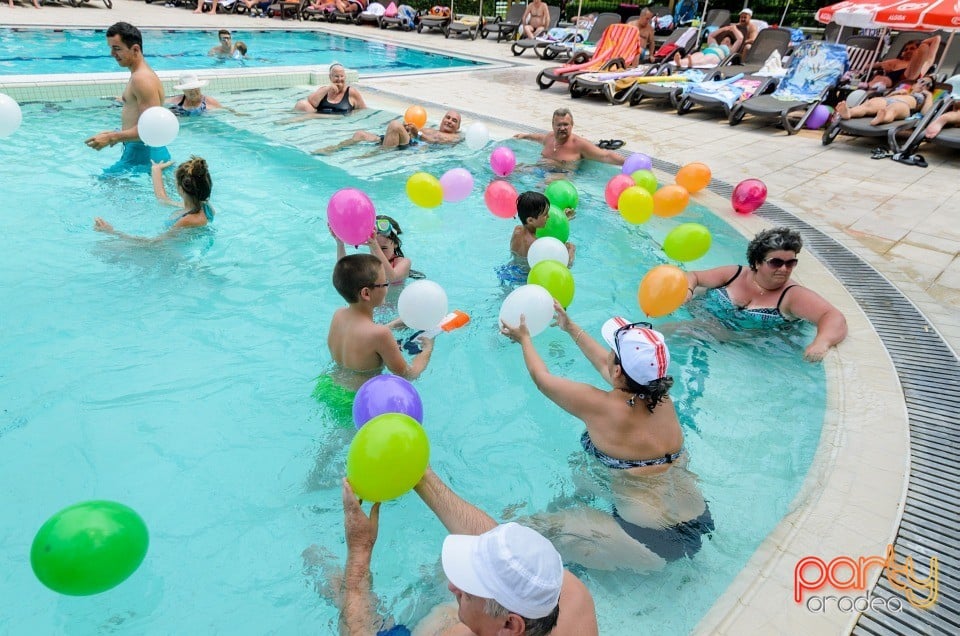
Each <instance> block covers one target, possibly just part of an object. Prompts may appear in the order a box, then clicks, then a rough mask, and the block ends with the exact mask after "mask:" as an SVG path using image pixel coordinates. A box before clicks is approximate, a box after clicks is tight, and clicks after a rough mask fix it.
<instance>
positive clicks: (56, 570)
mask: <svg viewBox="0 0 960 636" xmlns="http://www.w3.org/2000/svg"><path fill="white" fill-rule="evenodd" d="M149 543H150V537H149V535H148V533H147V526H146V524H145V523H144V522H143V519H141V518H140V515H138V514H137V513H136V512H134V511H133V510H132V509H131V508H128V507H127V506H124V505H123V504H119V503H116V502H114V501H85V502H83V503H78V504H75V505H73V506H69V507H68V508H64V509H63V510H61V511H60V512H58V513H57V514H55V515H53V516H52V517H50V519H48V520H47V522H46V523H44V524H43V525H42V526H40V529H39V530H38V531H37V536H35V537H34V538H33V545H32V546H31V547H30V566H31V567H32V568H33V573H34V574H35V575H36V576H37V578H38V579H40V582H41V583H43V584H44V585H46V586H47V587H49V588H50V589H51V590H53V591H54V592H59V593H61V594H68V595H70V596H88V595H90V594H99V593H100V592H105V591H107V590H109V589H110V588H112V587H116V586H117V585H120V583H122V582H123V581H125V580H126V579H127V577H129V576H130V575H131V574H133V573H134V572H135V571H136V570H137V568H138V567H140V564H141V563H142V562H143V558H144V557H145V556H146V555H147V546H148V545H149Z"/></svg>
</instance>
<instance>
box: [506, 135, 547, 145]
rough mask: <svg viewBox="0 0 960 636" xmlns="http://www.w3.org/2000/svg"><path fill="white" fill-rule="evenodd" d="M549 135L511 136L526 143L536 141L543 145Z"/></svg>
mask: <svg viewBox="0 0 960 636" xmlns="http://www.w3.org/2000/svg"><path fill="white" fill-rule="evenodd" d="M549 134H550V133H517V134H516V135H514V136H513V138H514V139H526V140H527V141H536V142H538V143H541V144H542V143H543V142H544V140H545V139H546V138H547V135H549Z"/></svg>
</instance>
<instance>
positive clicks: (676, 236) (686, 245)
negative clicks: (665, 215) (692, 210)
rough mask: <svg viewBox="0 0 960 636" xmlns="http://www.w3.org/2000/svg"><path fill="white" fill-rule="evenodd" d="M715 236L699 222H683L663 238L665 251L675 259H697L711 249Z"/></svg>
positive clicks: (684, 260) (683, 260)
mask: <svg viewBox="0 0 960 636" xmlns="http://www.w3.org/2000/svg"><path fill="white" fill-rule="evenodd" d="M712 241H713V237H711V236H710V230H708V229H707V228H706V227H704V226H703V225H700V224H699V223H683V224H681V225H678V226H677V227H675V228H673V229H672V230H670V233H669V234H667V238H665V239H664V240H663V251H664V252H666V254H667V256H669V257H670V258H672V259H673V260H675V261H681V262H684V263H685V262H687V261H695V260H697V259H698V258H700V257H702V256H703V255H704V254H706V253H707V251H708V250H709V249H710V243H711V242H712Z"/></svg>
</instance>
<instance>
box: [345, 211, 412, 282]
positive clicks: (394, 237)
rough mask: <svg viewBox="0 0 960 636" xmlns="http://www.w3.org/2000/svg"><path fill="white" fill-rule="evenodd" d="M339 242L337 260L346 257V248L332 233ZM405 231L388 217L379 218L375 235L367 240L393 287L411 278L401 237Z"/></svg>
mask: <svg viewBox="0 0 960 636" xmlns="http://www.w3.org/2000/svg"><path fill="white" fill-rule="evenodd" d="M330 233H331V234H332V235H333V238H334V240H335V241H336V242H337V260H340V259H341V258H343V257H344V256H346V253H347V250H346V246H345V245H344V244H343V241H341V240H340V239H339V238H337V235H336V234H333V232H332V231H331V232H330ZM401 234H403V230H401V229H400V224H399V223H397V222H396V221H394V220H393V219H392V218H390V217H389V216H386V215H383V214H381V215H379V216H377V225H376V229H375V230H374V233H373V234H372V235H371V236H370V238H369V239H367V247H368V248H369V249H370V253H371V254H373V255H374V256H376V257H377V259H379V260H380V262H381V263H382V264H383V269H384V271H386V272H387V282H388V283H390V284H391V285H399V284H401V283H403V282H404V281H405V280H406V279H407V277H408V276H411V270H410V259H409V258H407V257H406V256H404V255H403V250H402V249H401V247H402V245H403V244H402V242H401V241H400V235H401Z"/></svg>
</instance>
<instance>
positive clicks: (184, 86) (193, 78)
mask: <svg viewBox="0 0 960 636" xmlns="http://www.w3.org/2000/svg"><path fill="white" fill-rule="evenodd" d="M208 83H209V82H207V80H202V79H200V78H199V77H197V74H196V73H184V74H183V75H181V76H180V83H179V84H177V85H176V86H174V87H173V88H174V89H175V90H178V91H189V90H192V89H194V88H200V87H202V86H206V85H207V84H208Z"/></svg>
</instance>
